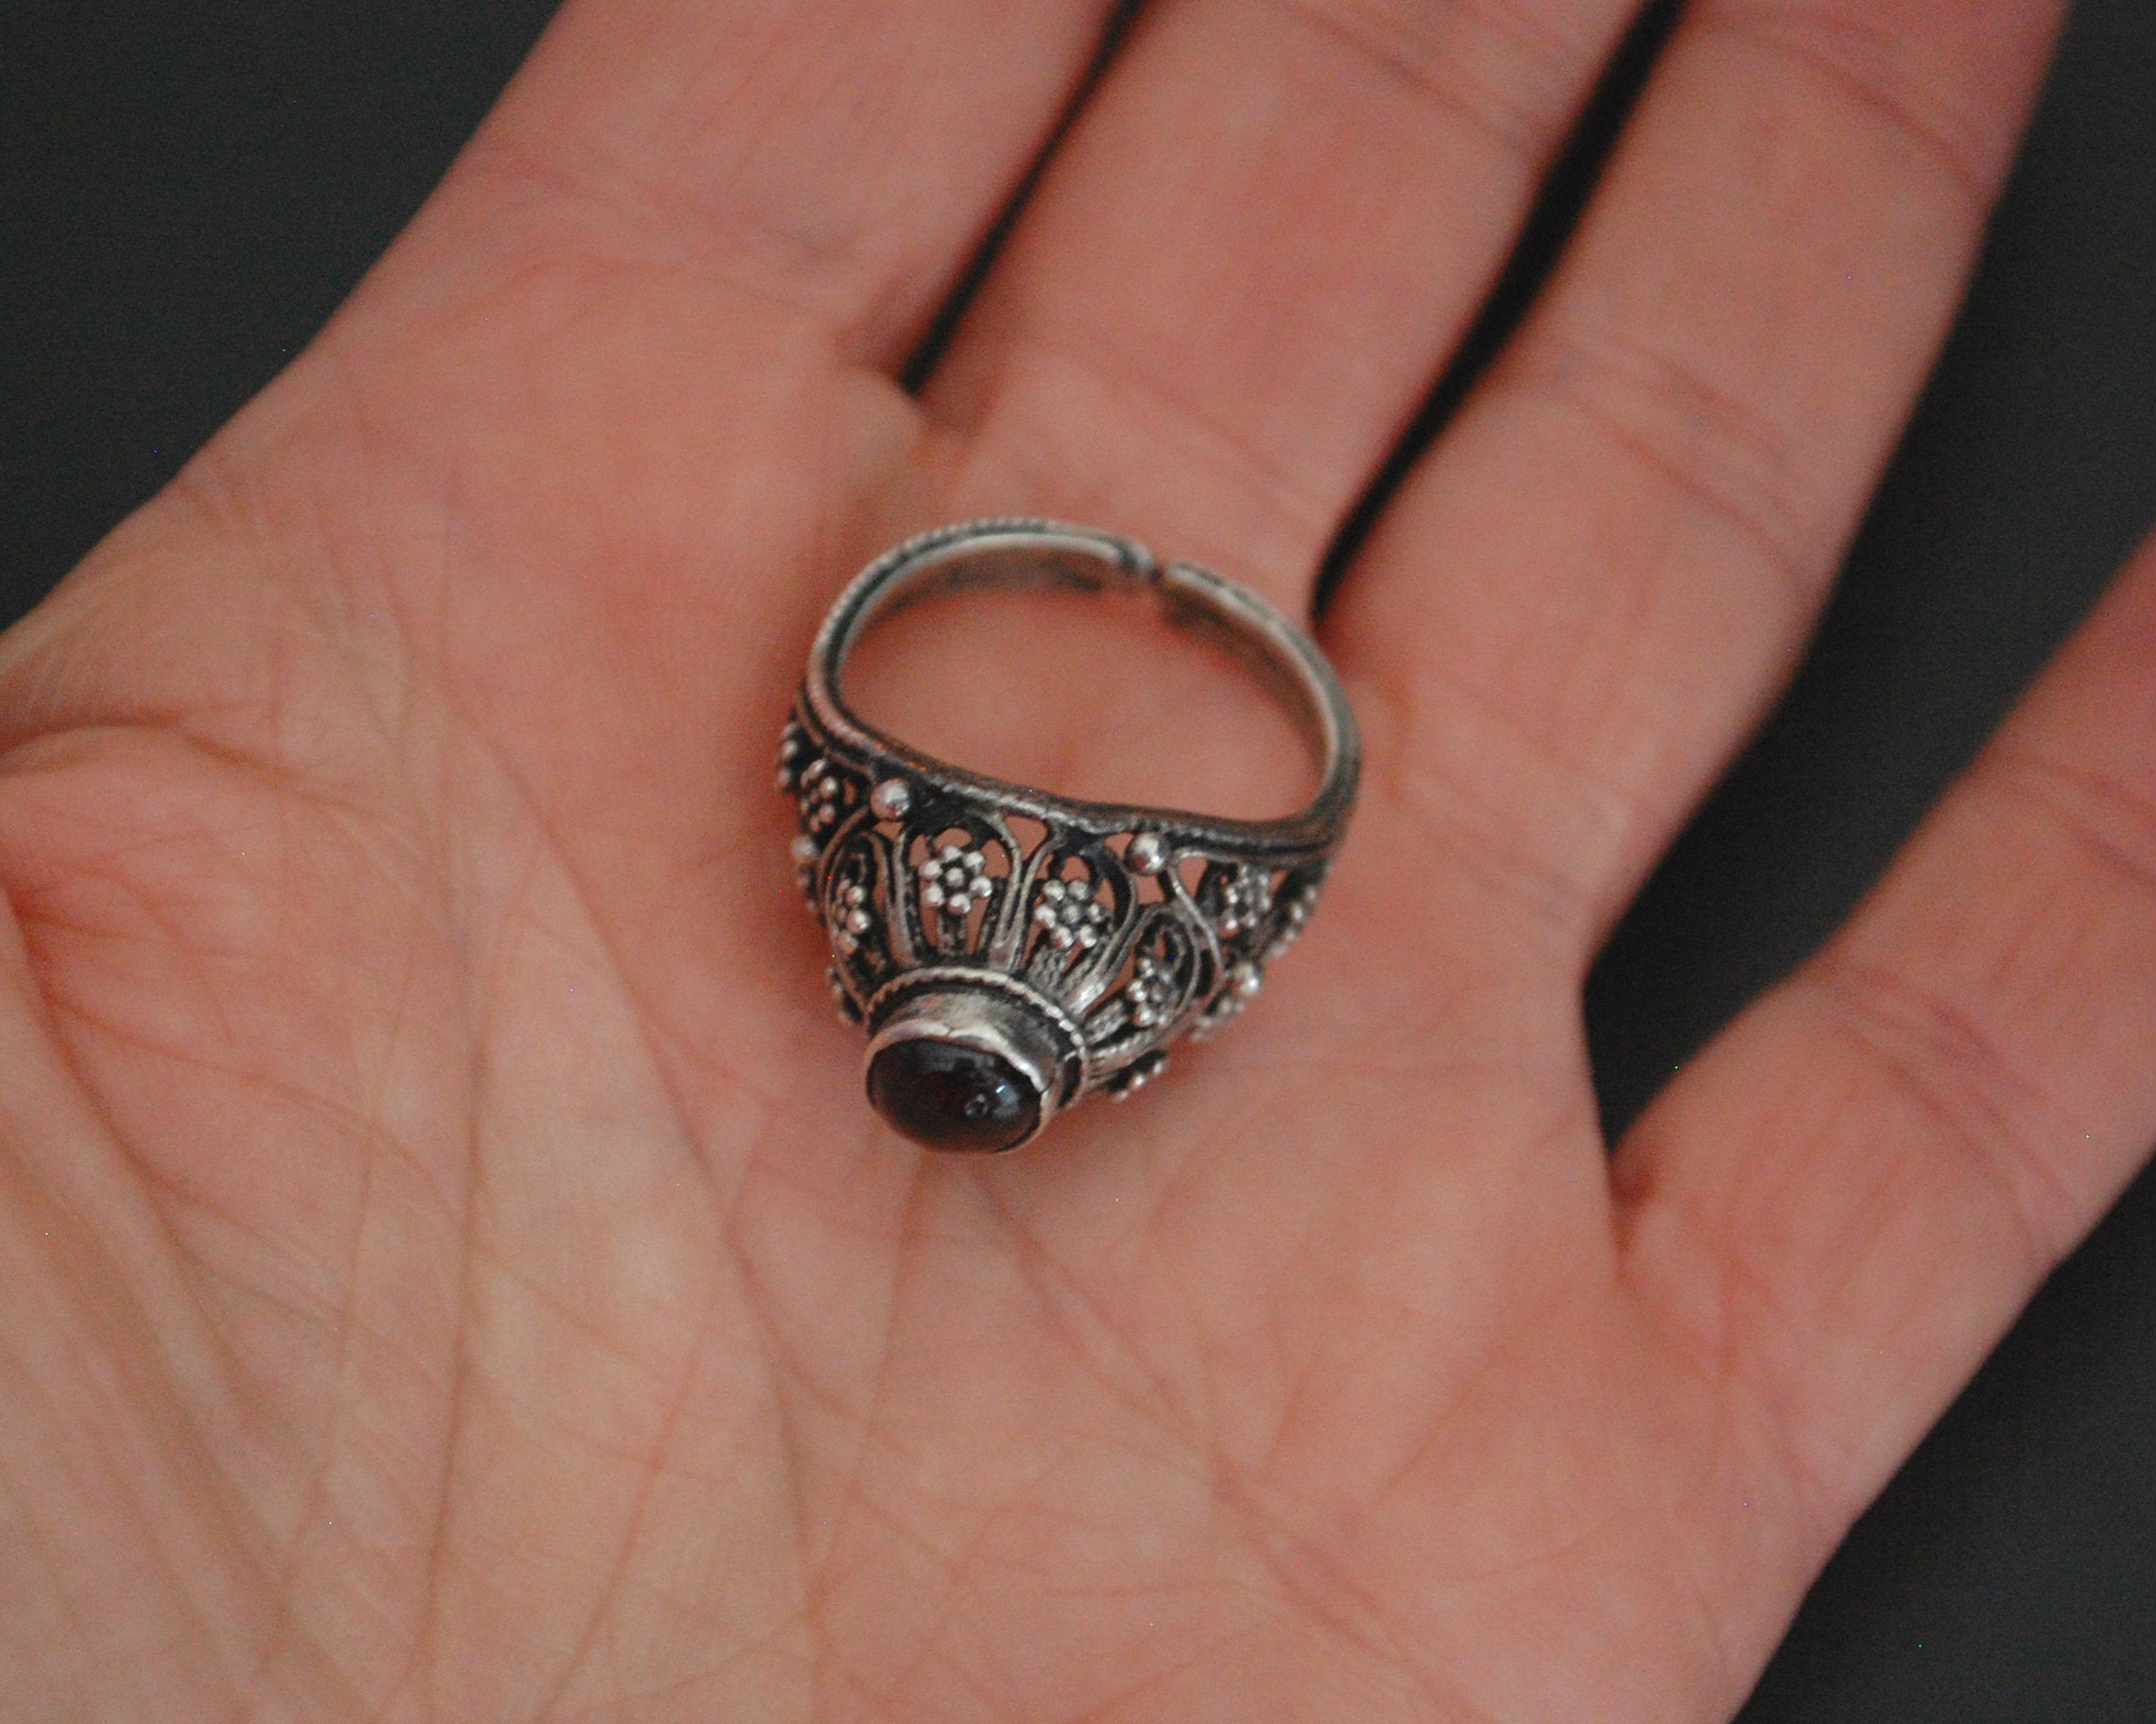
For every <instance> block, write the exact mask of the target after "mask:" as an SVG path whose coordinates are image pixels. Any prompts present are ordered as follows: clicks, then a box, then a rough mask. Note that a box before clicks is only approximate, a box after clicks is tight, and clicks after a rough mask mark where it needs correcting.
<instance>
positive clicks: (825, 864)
mask: <svg viewBox="0 0 2156 1724" xmlns="http://www.w3.org/2000/svg"><path fill="white" fill-rule="evenodd" d="M1044 586H1045V587H1060V588H1064V589H1072V590H1076V591H1078V592H1082V593H1089V594H1099V593H1107V592H1124V593H1150V594H1152V595H1155V596H1156V597H1157V598H1158V600H1159V602H1160V604H1161V606H1162V609H1163V612H1164V615H1165V616H1166V618H1167V619H1168V620H1169V621H1170V622H1172V623H1175V624H1177V625H1178V626H1179V627H1181V628H1184V629H1192V630H1194V631H1198V632H1201V633H1203V634H1206V635H1208V636H1210V637H1211V638H1213V639H1215V640H1216V641H1218V642H1220V643H1221V644H1223V645H1224V646H1226V647H1228V648H1229V649H1230V650H1231V651H1233V653H1234V654H1235V655H1236V656H1237V657H1238V658H1240V659H1241V660H1242V661H1243V662H1244V663H1246V664H1249V665H1250V666H1251V667H1252V668H1253V669H1255V670H1256V671H1257V672H1258V673H1259V674H1260V675H1261V676H1262V677H1263V678H1264V680H1265V681H1266V682H1267V684H1268V687H1269V688H1270V689H1271V690H1272V691H1273V692H1274V694H1275V695H1276V696H1277V697H1278V698H1280V699H1281V700H1282V702H1283V704H1284V705H1285V707H1286V708H1287V710H1288V711H1289V712H1291V713H1292V715H1294V716H1295V718H1296V719H1297V721H1298V722H1299V724H1300V726H1301V728H1302V732H1303V733H1304V735H1305V736H1306V738H1307V739H1308V740H1309V741H1310V743H1311V744H1312V747H1313V752H1314V753H1316V754H1317V755H1318V756H1319V760H1320V763H1321V764H1320V767H1319V785H1318V789H1317V792H1316V794H1315V795H1314V796H1313V797H1312V799H1311V801H1310V802H1309V804H1308V805H1307V806H1306V807H1304V808H1303V809H1302V811H1301V812H1300V813H1298V814H1294V815H1291V816H1289V817H1287V818H1285V819H1274V820H1244V819H1225V818H1218V817H1214V816H1208V815H1202V814H1191V813H1186V812H1183V811H1181V810H1176V809H1166V808H1146V807H1134V806H1126V805H1121V804H1114V803H1107V802H1081V801H1078V800H1075V799H1067V798H1063V797H1058V796H1051V795H1049V794H1048V793H1047V792H1045V791H1043V790H1037V789H1032V788H1029V787H1027V786H1026V785H1023V784H1007V783H1005V782H1003V781H1001V780H998V779H993V778H989V777H986V776H984V775H982V774H980V773H977V772H972V771H968V770H967V769H966V768H964V767H957V766H953V765H951V764H949V763H948V762H945V761H940V760H937V759H934V758H933V757H931V756H929V755H926V754H923V753H922V752H921V751H920V750H917V749H913V748H911V747H908V746H907V745H906V743H904V742H901V741H899V740H898V739H897V738H895V737H892V736H888V735H887V734H885V733H882V732H880V731H878V730H876V729H874V728H873V727H871V726H870V725H868V724H866V723H864V722H863V721H862V720H861V719H860V718H859V717H857V716H855V715H854V713H853V712H852V710H851V709H849V708H848V706H847V705H846V702H845V700H844V698H842V697H841V695H840V693H839V674H840V672H841V671H842V670H843V668H844V666H845V664H846V660H847V657H848V655H849V653H850V652H851V651H852V649H853V647H854V644H855V643H856V642H857V641H858V640H859V639H860V638H861V636H862V635H863V634H864V633H865V632H866V631H867V630H868V629H869V628H870V626H871V624H872V623H873V622H874V621H875V620H876V619H877V618H878V617H880V616H885V615H888V614H889V613H890V612H893V611H895V610H897V609H900V608H902V607H903V606H905V605H906V604H908V603H911V602H912V601H914V600H917V599H920V598H924V597H927V596H929V595H933V594H937V593H942V592H950V591H955V590H961V589H977V588H983V587H995V588H1003V587H1044ZM1358 762H1359V750H1358V742H1357V736H1356V731H1355V721H1354V712H1353V711H1352V710H1351V709H1350V707H1349V705H1348V700H1347V696H1346V694H1345V692H1344V691H1343V690H1342V689H1341V687H1340V682H1339V679H1338V677H1337V676H1336V675H1335V674H1334V672H1333V667H1332V666H1331V664H1328V663H1327V662H1326V660H1325V656H1324V654H1323V653H1322V652H1320V651H1319V648H1318V647H1317V644H1316V643H1315V642H1313V641H1312V640H1311V639H1310V637H1309V636H1308V635H1307V634H1305V633H1304V632H1303V631H1302V629H1299V628H1297V627H1296V626H1295V624H1294V623H1292V622H1290V621H1289V620H1288V619H1287V618H1286V617H1285V616H1284V615H1282V614H1281V613H1280V612H1278V611H1276V610H1274V609H1273V607H1272V606H1270V605H1268V603H1266V601H1265V600H1264V599H1262V598H1260V597H1258V596H1257V595H1255V594H1254V593H1250V592H1249V591H1247V590H1246V589H1244V588H1242V587H1239V586H1237V585H1235V584H1234V583H1233V582H1232V581H1228V580H1223V579H1222V578H1220V577H1219V576H1217V575H1213V574H1210V573H1208V572H1207V571H1205V570H1203V569H1200V568H1197V567H1195V566H1193V565H1192V564H1190V563H1185V562H1171V563H1166V564H1161V563H1157V562H1155V561H1154V560H1153V558H1152V556H1151V554H1150V553H1149V552H1147V550H1146V549H1145V547H1144V546H1142V545H1139V544H1136V543H1132V542H1131V541H1130V540H1128V539H1124V538H1120V537H1117V536H1116V535H1114V534H1112V533H1105V532H1099V531H1096V530H1095V529H1093V528H1090V527H1080V526H1062V525H1061V524H1058V523H1056V522H1050V521H1021V520H997V521H976V522H968V523H965V524H963V525H960V526H946V527H940V528H938V529H936V530H935V531H933V532H928V533H923V535H921V536H920V537H919V538H916V539H910V540H908V541H906V543H904V544H901V545H898V546H897V547H895V548H894V549H892V550H890V551H888V552H887V553H886V554H885V555H884V556H882V557H880V558H878V559H877V560H875V561H874V562H872V563H871V564H870V565H869V566H868V568H866V569H865V570H863V571H862V572H861V574H860V575H859V576H858V577H856V578H855V579H854V582H853V584H852V585H850V586H849V587H848V588H847V589H846V590H845V592H844V593H842V594H840V595H839V596H838V599H837V603H836V604H834V605H833V606H832V608H831V612H830V614H829V615H828V616H826V617H825V618H824V621H823V627H822V629H820V630H819V632H818V634H817V637H816V645H815V647H814V648H813V649H812V650H811V652H810V654H809V661H808V669H807V673H806V675H805V676H804V677H803V679H802V691H801V698H800V700H799V703H798V705H797V706H796V708H795V711H794V714H793V716H792V718H791V719H790V720H789V721H788V723H787V724H786V727H785V734H784V737H783V738H782V740H781V743H780V752H779V787H780V788H781V789H782V790H784V791H785V792H786V793H787V794H789V795H790V796H792V797H793V798H794V801H795V802H796V804H797V807H798V809H799V813H800V824H801V830H800V833H799V836H796V837H795V839H794V842H793V858H794V865H795V871H796V874H797V877H798V878H799V880H800V883H801V887H802V891H803V892H804V894H805V895H806V897H807V900H808V904H809V907H810V909H811V911H812V913H814V914H816V915H817V916H819V918H820V919H821V921H822V922H823V924H824V927H825V930H826V931H827V933H828V935H829V937H830V942H831V959H832V961H831V968H830V972H829V978H830V982H831V987H832V992H833V995H834V997H835V999H836V1000H837V1004H838V1007H839V1009H840V1010H841V1011H842V1012H843V1013H844V1014H845V1015H846V1016H847V1017H848V1018H849V1019H852V1020H854V1021H855V1022H858V1023H861V1024H863V1025H864V1026H866V1027H867V1029H868V1032H869V1038H870V1040H869V1052H868V1060H867V1065H866V1081H867V1086H868V1092H869V1099H870V1101H871V1105H873V1106H874V1107H875V1109H876V1110H877V1112H880V1113H882V1114H883V1115H884V1117H885V1118H886V1119H888V1121H889V1122H890V1123H891V1124H892V1125H893V1126H895V1127H897V1129H899V1130H901V1131H903V1132H905V1133H906V1135H907V1136H909V1137H911V1138H913V1139H915V1140H916V1141H917V1142H920V1143H923V1144H925V1145H927V1146H929V1147H931V1148H938V1149H967V1150H1001V1149H1009V1148H1015V1147H1016V1146H1018V1145H1020V1144H1023V1143H1026V1142H1027V1141H1028V1140H1030V1139H1031V1138H1033V1137H1034V1136H1036V1135H1037V1134H1038V1133H1039V1132H1040V1130H1041V1129H1042V1128H1043V1127H1044V1126H1045V1125H1046V1124H1047V1122H1048V1121H1049V1119H1050V1118H1051V1117H1053V1116H1054V1115H1055V1114H1056V1113H1058V1112H1061V1111H1062V1110H1063V1109H1065V1108H1068V1107H1070V1106H1071V1105H1072V1104H1074V1103H1075V1102H1077V1101H1078V1100H1079V1099H1080V1098H1081V1097H1083V1096H1085V1095H1091V1094H1093V1093H1094V1092H1095V1091H1103V1092H1106V1093H1107V1094H1108V1095H1111V1096H1115V1097H1118V1098H1120V1097H1122V1096H1126V1095H1130V1093H1131V1092H1132V1091H1134V1090H1136V1089H1137V1088H1139V1086H1141V1085H1142V1084H1144V1083H1146V1082H1147V1080H1148V1079H1150V1078H1151V1077H1155V1076H1157V1075H1158V1074H1159V1073H1160V1071H1161V1070H1162V1068H1163V1067H1164V1065H1165V1064H1166V1062H1167V1049H1168V1044H1169V1043H1172V1042H1174V1041H1175V1040H1177V1039H1178V1038H1179V1037H1181V1036H1182V1035H1184V1034H1185V1033H1189V1034H1192V1035H1194V1036H1202V1035H1205V1034H1207V1033H1209V1032H1210V1031H1212V1030H1214V1029H1216V1028H1217V1027H1218V1026H1220V1025H1221V1024H1222V1023H1224V1022H1225V1021H1226V1020H1227V1019H1228V1018H1230V1017H1232V1016H1233V1014H1234V1013H1235V1012H1237V1011H1239V1010H1240V1009H1242V1008H1243V1006H1244V1005H1245V1004H1247V1003H1248V1001H1249V1000H1250V996H1251V995H1252V994H1254V993H1256V991H1258V986H1259V983H1260V981H1261V980H1262V978H1263V976H1264V974H1265V968H1266V966H1267V965H1268V963H1269V962H1271V960H1272V959H1274V958H1275V957H1279V956H1280V954H1281V953H1282V952H1283V951H1285V949H1286V947H1287V946H1288V944H1289V943H1290V942H1291V941H1292V940H1294V938H1295V936H1296V934H1297V933H1298V932H1300V930H1301V929H1302V924H1303V922H1304V921H1305V920H1306V919H1307V918H1308V916H1309V914H1310V911H1311V907H1312V905H1313V904H1314V903H1315V901H1316V898H1317V895H1318V890H1319V886H1320V885H1321V884H1322V882H1323V880H1324V877H1325V872H1326V870H1327V868H1328V867H1329V866H1330V864H1331V861H1332V854H1333V852H1334V850H1335V848H1336V847H1337V845H1338V843H1339V841H1340V837H1341V835H1342V834H1343V832H1344V831H1345V830H1346V826H1347V821H1348V816H1349V813H1350V811H1351V810H1352V809H1353V807H1354V797H1355V783H1356V777H1357V771H1358ZM1014 820H1016V821H1018V822H1021V823H1023V824H1025V825H1026V826H1027V827H1029V828H1039V829H1041V835H1042V836H1038V837H1034V836H1031V835H1030V832H1028V833H1027V836H1024V837H1022V836H1020V833H1019V831H1018V829H1017V828H1014V826H1013V821H1014Z"/></svg>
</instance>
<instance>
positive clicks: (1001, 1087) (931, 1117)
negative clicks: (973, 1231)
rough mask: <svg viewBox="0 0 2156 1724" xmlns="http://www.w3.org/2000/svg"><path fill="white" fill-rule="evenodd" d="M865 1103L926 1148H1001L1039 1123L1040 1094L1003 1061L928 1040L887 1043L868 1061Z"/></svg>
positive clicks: (1028, 1133)
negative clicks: (866, 1097)
mask: <svg viewBox="0 0 2156 1724" xmlns="http://www.w3.org/2000/svg"><path fill="white" fill-rule="evenodd" d="M869 1101H870V1103H871V1105H872V1106H873V1107H874V1108H875V1110H876V1112H879V1113H881V1114H882V1115H883V1116H884V1117H885V1118H886V1119H888V1120H889V1121H890V1123H891V1124H892V1125H893V1126H894V1127H896V1128H897V1129H899V1130H901V1131H903V1132H905V1133H906V1136H908V1137H910V1138H911V1139H913V1141H914V1142H915V1143H917V1144H925V1145H926V1146H928V1147H929V1148H931V1149H957V1150H971V1151H974V1152H975V1153H992V1152H993V1151H995V1150H998V1149H1009V1148H1011V1147H1013V1146H1016V1145H1018V1144H1022V1143H1024V1142H1025V1141H1026V1139H1027V1138H1028V1137H1030V1136H1032V1135H1033V1132H1034V1130H1035V1129H1036V1128H1037V1127H1038V1126H1039V1125H1040V1123H1041V1094H1040V1092H1039V1091H1038V1090H1036V1089H1035V1088H1034V1087H1033V1085H1032V1084H1031V1082H1029V1081H1028V1080H1027V1078H1026V1076H1025V1074H1024V1073H1022V1072H1020V1071H1019V1070H1018V1068H1017V1067H1016V1066H1014V1065H1012V1064H1011V1063H1010V1061H1009V1060H1005V1059H1003V1058H1001V1057H1000V1056H998V1055H996V1054H992V1053H990V1052H989V1051H988V1050H987V1049H986V1048H980V1047H970V1046H968V1045H967V1044H966V1043H962V1042H944V1041H940V1040H937V1039H936V1038H934V1037H929V1036H916V1037H912V1038H910V1039H908V1040H906V1041H904V1042H893V1043H891V1044H890V1045H889V1046H888V1047H886V1048H883V1049H882V1050H881V1051H880V1052H878V1053H877V1055H876V1056H875V1058H874V1059H872V1060H870V1061H869Z"/></svg>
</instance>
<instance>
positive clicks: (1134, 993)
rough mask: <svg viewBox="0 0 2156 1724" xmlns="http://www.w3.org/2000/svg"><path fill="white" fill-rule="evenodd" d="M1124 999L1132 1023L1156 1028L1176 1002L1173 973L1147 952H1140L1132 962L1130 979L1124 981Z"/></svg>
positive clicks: (1140, 1027)
mask: <svg viewBox="0 0 2156 1724" xmlns="http://www.w3.org/2000/svg"><path fill="white" fill-rule="evenodd" d="M1123 999H1124V1003H1125V1004H1126V1005H1128V1006H1129V1007H1130V1023H1131V1025H1132V1026H1133V1027H1135V1028H1138V1029H1153V1028H1157V1027H1158V1026H1160V1025H1161V1024H1162V1023H1163V1022H1164V1020H1165V1019H1166V1017H1167V1014H1168V1009H1169V1008H1170V1007H1172V1006H1173V1005H1174V1004H1175V977H1174V976H1172V975H1170V974H1168V971H1167V968H1166V966H1164V964H1163V963H1162V962H1161V961H1160V959H1159V958H1157V957H1154V956H1153V955H1152V954H1151V953H1150V952H1141V953H1139V954H1138V961H1137V962H1136V963H1135V964H1133V965H1132V966H1131V969H1130V980H1129V981H1128V982H1126V983H1125V984H1124V985H1123Z"/></svg>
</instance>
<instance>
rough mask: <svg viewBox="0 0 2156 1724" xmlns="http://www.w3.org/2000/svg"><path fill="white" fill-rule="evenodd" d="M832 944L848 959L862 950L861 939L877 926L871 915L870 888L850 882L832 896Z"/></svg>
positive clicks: (856, 882) (857, 882)
mask: <svg viewBox="0 0 2156 1724" xmlns="http://www.w3.org/2000/svg"><path fill="white" fill-rule="evenodd" d="M832 912H833V914H832V920H831V943H832V944H833V945H834V946H836V947H837V948H838V950H839V952H840V953H842V954H843V955H844V956H846V957H853V956H854V953H856V952H858V951H859V950H860V949H861V937H862V936H863V935H865V934H866V933H868V932H869V930H870V929H871V928H873V927H874V926H875V925H876V919H875V918H874V917H873V916H871V914H870V913H869V888H867V887H865V886H863V885H862V884H861V883H860V882H859V881H858V880H849V881H848V882H847V883H846V884H845V885H844V886H841V887H840V888H838V889H837V892H835V893H834V894H833V895H832Z"/></svg>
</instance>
